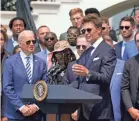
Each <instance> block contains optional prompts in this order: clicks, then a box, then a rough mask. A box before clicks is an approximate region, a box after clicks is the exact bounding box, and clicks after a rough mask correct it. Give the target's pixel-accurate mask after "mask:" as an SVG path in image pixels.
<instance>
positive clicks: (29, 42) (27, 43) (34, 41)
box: [26, 40, 36, 45]
mask: <svg viewBox="0 0 139 121" xmlns="http://www.w3.org/2000/svg"><path fill="white" fill-rule="evenodd" d="M31 42H32V43H33V45H34V44H36V40H28V41H26V45H30V44H31Z"/></svg>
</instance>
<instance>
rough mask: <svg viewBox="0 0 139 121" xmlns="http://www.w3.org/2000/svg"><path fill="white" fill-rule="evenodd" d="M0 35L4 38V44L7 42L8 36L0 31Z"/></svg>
mask: <svg viewBox="0 0 139 121" xmlns="http://www.w3.org/2000/svg"><path fill="white" fill-rule="evenodd" d="M0 33H1V34H2V35H3V37H4V42H6V41H7V40H8V36H7V34H6V33H5V32H4V31H3V30H0Z"/></svg>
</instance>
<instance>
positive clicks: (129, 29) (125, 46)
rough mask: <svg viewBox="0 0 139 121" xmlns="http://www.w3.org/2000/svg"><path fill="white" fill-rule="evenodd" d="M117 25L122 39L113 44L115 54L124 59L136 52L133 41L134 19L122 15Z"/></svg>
mask: <svg viewBox="0 0 139 121" xmlns="http://www.w3.org/2000/svg"><path fill="white" fill-rule="evenodd" d="M119 27H120V31H121V35H122V38H123V41H121V42H119V43H118V44H116V45H115V50H116V55H117V57H118V58H119V59H121V60H125V61H126V60H128V59H129V58H131V57H133V56H135V55H136V54H137V53H138V52H137V48H136V45H135V42H134V28H135V22H134V19H133V18H132V17H129V16H126V17H123V18H122V19H121V21H120V26H119Z"/></svg>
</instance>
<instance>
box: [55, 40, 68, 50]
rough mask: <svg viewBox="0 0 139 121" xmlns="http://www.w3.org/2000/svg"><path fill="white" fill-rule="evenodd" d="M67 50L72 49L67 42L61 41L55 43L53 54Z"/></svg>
mask: <svg viewBox="0 0 139 121" xmlns="http://www.w3.org/2000/svg"><path fill="white" fill-rule="evenodd" d="M66 48H70V45H69V43H68V41H67V40H61V41H58V42H56V43H55V45H54V51H53V52H60V51H63V50H65V49H66Z"/></svg>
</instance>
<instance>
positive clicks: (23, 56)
mask: <svg viewBox="0 0 139 121" xmlns="http://www.w3.org/2000/svg"><path fill="white" fill-rule="evenodd" d="M20 56H21V57H22V58H23V59H26V57H30V58H31V59H33V55H32V54H31V55H29V56H27V55H26V54H25V53H24V52H23V51H22V50H21V51H20Z"/></svg>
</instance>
